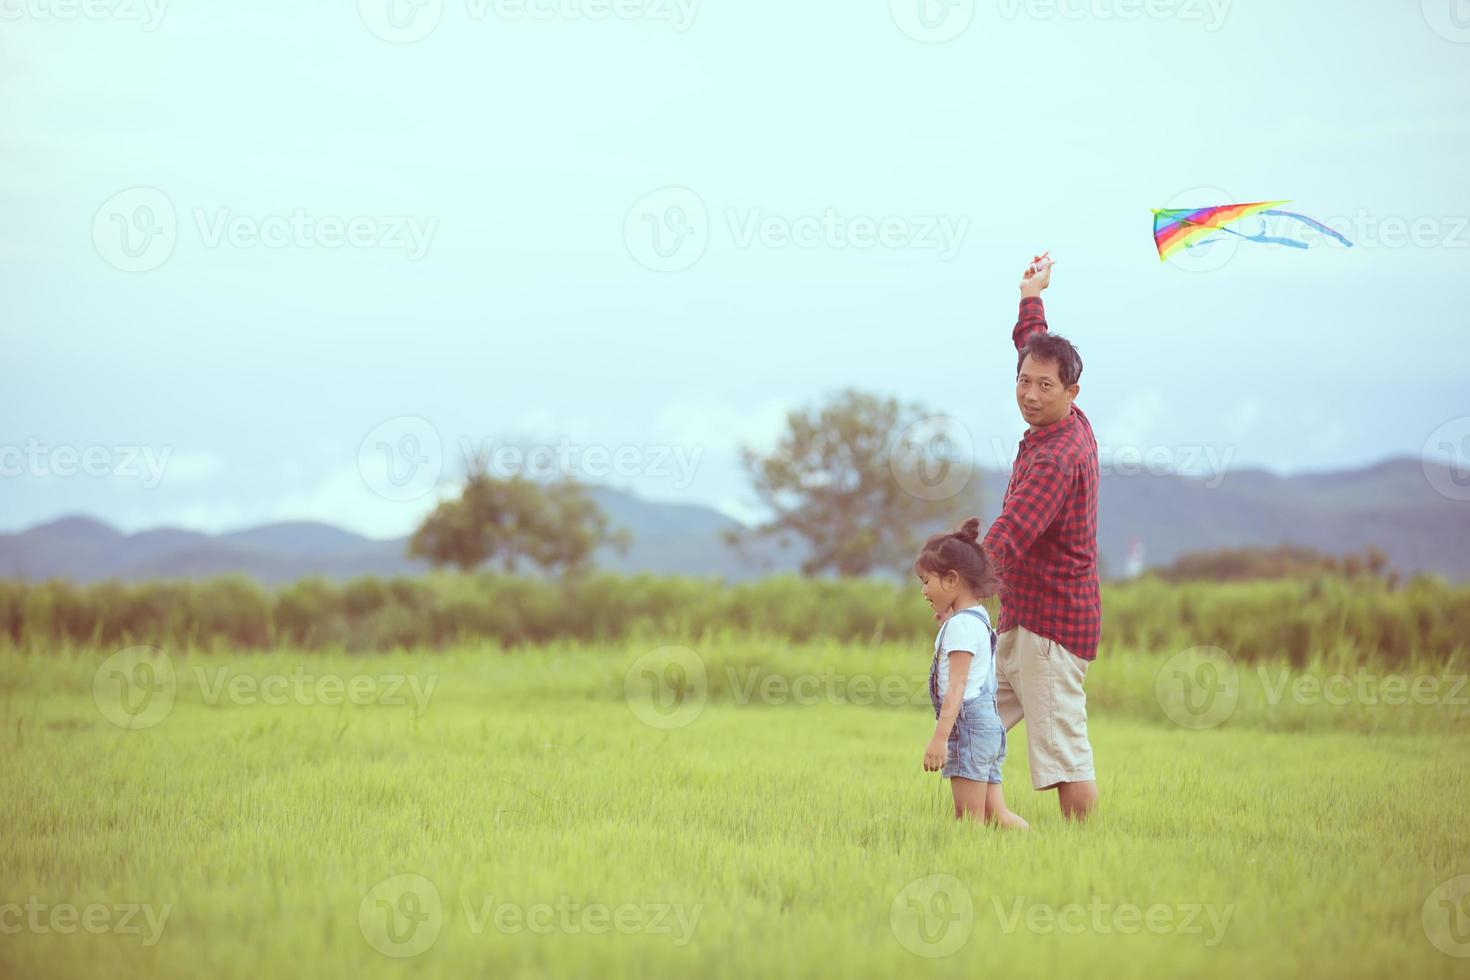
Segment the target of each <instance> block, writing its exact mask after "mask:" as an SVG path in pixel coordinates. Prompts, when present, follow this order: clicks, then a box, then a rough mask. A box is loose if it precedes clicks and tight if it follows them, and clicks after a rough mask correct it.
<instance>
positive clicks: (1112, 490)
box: [0, 458, 1470, 584]
mask: <svg viewBox="0 0 1470 980" xmlns="http://www.w3.org/2000/svg"><path fill="white" fill-rule="evenodd" d="M978 478H979V479H980V480H981V484H982V492H983V494H984V501H985V504H984V509H985V512H984V513H983V514H981V515H980V516H981V517H982V518H983V519H984V520H985V521H986V523H987V524H988V523H989V522H990V521H991V520H992V519H993V518H994V517H995V515H996V514H997V513H998V512H999V509H1000V502H1001V498H1002V496H1003V495H1004V493H1005V486H1006V482H1007V480H1008V474H1006V473H1001V472H996V471H989V470H982V471H980V473H979V474H978ZM1211 482H1216V481H1205V480H1201V479H1197V478H1192V477H1184V476H1173V475H1151V474H1140V475H1136V476H1130V475H1124V474H1120V473H1104V474H1103V478H1102V485H1101V489H1100V491H1099V502H1098V523H1099V528H1098V549H1099V554H1100V556H1101V558H1102V560H1103V563H1104V571H1105V573H1110V574H1112V575H1118V574H1120V573H1121V572H1122V570H1123V567H1124V563H1125V559H1126V556H1127V554H1128V550H1129V547H1130V544H1131V542H1133V541H1134V540H1137V541H1138V542H1140V543H1141V544H1142V546H1143V548H1144V552H1145V560H1146V563H1147V564H1148V565H1165V564H1168V563H1170V562H1172V561H1173V560H1174V559H1175V558H1176V557H1178V556H1179V555H1180V554H1182V553H1184V552H1186V551H1213V550H1217V549H1220V548H1239V547H1244V546H1248V545H1261V546H1271V545H1276V544H1282V543H1291V544H1299V545H1306V546H1308V547H1313V548H1317V549H1319V550H1321V551H1325V552H1329V553H1332V554H1343V553H1346V552H1358V551H1361V550H1362V549H1363V548H1364V547H1366V546H1367V545H1370V544H1372V545H1377V546H1378V547H1379V548H1381V549H1382V550H1383V552H1384V553H1385V554H1387V555H1388V556H1389V559H1390V561H1391V562H1392V564H1393V565H1394V567H1395V568H1397V569H1399V570H1400V571H1402V572H1405V573H1410V574H1412V573H1414V572H1420V571H1425V572H1435V573H1438V574H1441V575H1444V576H1445V577H1446V578H1448V579H1450V580H1451V581H1456V582H1460V581H1467V580H1470V502H1466V501H1458V500H1451V499H1449V498H1446V497H1444V496H1442V495H1441V494H1439V493H1438V492H1437V491H1435V489H1434V488H1433V487H1432V486H1431V485H1430V483H1429V481H1428V479H1427V478H1426V476H1425V472H1424V464H1423V463H1421V461H1420V460H1418V459H1414V458H1403V459H1391V460H1387V461H1385V462H1382V463H1378V464H1375V465H1373V466H1368V467H1364V468H1362V469H1357V470H1349V471H1340V472H1330V473H1311V474H1302V475H1299V476H1289V477H1283V476H1277V475H1275V474H1272V473H1269V472H1266V471H1264V470H1256V469H1242V470H1229V471H1227V472H1226V473H1225V475H1224V477H1223V479H1220V480H1218V485H1214V486H1211V485H1210V483H1211ZM592 495H593V497H594V499H595V500H596V501H597V503H598V504H599V505H600V506H601V507H602V508H603V509H604V510H605V511H606V512H607V514H608V516H609V518H610V519H611V521H612V523H613V525H614V526H618V527H625V528H627V529H628V530H629V532H630V533H631V535H632V545H631V547H630V548H629V549H628V551H627V553H626V554H618V553H616V552H614V551H611V550H609V549H603V550H602V551H600V552H599V553H598V555H597V564H598V566H599V567H601V568H606V569H610V570H614V571H620V572H640V571H642V572H655V573H660V574H675V573H677V574H689V575H717V576H721V577H723V578H725V579H726V580H727V581H740V580H744V579H749V578H754V577H757V576H759V575H763V574H769V573H771V572H779V571H790V570H794V569H795V568H797V567H798V566H799V564H800V558H801V551H800V550H799V549H798V548H796V547H793V548H791V549H788V550H782V549H781V548H779V547H778V546H777V545H775V544H774V543H773V542H768V543H763V544H761V545H758V546H755V547H752V548H751V549H749V551H748V552H747V553H744V554H740V553H737V552H735V551H734V550H733V549H731V548H730V547H729V546H728V545H726V544H725V543H724V541H723V538H722V535H723V533H724V532H725V531H726V530H728V529H731V528H735V527H738V526H739V525H738V524H737V523H736V522H735V521H734V520H732V519H731V518H729V517H726V516H725V515H723V514H721V513H719V512H718V511H716V510H713V509H711V508H709V507H704V506H700V505H697V504H669V503H658V502H654V501H648V500H643V499H640V498H638V497H634V496H632V495H630V494H627V493H623V492H621V491H617V490H612V489H606V488H597V489H594V490H593V491H592ZM406 546H407V538H395V539H390V540H378V539H373V538H367V537H363V536H362V535H359V534H354V533H353V532H351V531H346V530H343V529H341V528H338V527H334V526H332V525H330V524H321V523H315V522H294V523H286V524H269V525H264V526H261V527H255V528H248V529H245V530H241V531H233V532H230V533H228V534H202V533H199V532H197V531H186V530H181V529H178V528H157V529H153V530H149V531H142V532H139V533H137V534H124V533H122V532H120V531H118V530H117V529H115V528H113V527H110V526H108V525H107V524H104V523H102V522H100V521H96V520H93V519H91V518H88V517H65V518H62V519H60V520H56V521H52V522H50V523H48V524H42V525H39V526H37V527H33V528H30V529H29V530H26V531H22V532H20V533H17V534H0V577H6V578H21V579H29V580H39V579H46V578H69V579H72V580H74V581H78V582H89V581H97V580H100V579H107V578H118V579H124V580H138V579H147V578H176V577H183V578H205V577H209V576H214V575H222V574H225V573H229V572H240V573H244V574H246V575H249V576H252V577H254V578H256V579H259V580H260V581H262V582H267V583H273V584H274V583H280V582H287V581H291V580H293V579H297V578H301V577H303V576H306V575H322V576H326V577H328V578H332V579H338V580H340V579H346V578H351V577H354V576H358V575H379V576H387V575H417V574H421V573H423V572H424V571H426V570H427V566H426V565H425V564H424V563H423V562H419V561H410V560H409V559H408V558H407V556H406V554H405V552H406Z"/></svg>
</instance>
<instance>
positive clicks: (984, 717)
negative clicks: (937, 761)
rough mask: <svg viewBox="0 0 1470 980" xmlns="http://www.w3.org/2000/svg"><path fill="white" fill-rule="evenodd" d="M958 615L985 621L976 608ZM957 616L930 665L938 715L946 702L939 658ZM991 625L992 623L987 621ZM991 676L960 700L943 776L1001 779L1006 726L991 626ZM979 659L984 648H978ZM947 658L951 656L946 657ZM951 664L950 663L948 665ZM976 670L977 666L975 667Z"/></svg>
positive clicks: (941, 635)
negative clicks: (999, 705)
mask: <svg viewBox="0 0 1470 980" xmlns="http://www.w3.org/2000/svg"><path fill="white" fill-rule="evenodd" d="M955 616H974V617H975V618H977V619H979V620H980V621H981V622H982V623H984V622H985V617H984V616H982V615H980V613H979V612H977V611H976V610H974V609H961V610H960V611H959V612H957V613H955ZM953 619H954V616H951V617H950V619H948V620H946V621H945V623H944V626H942V627H940V630H939V638H938V639H937V640H936V641H935V643H934V648H935V649H934V661H933V663H931V664H930V665H929V700H930V702H931V703H932V704H933V705H934V717H935V718H936V719H937V718H938V717H939V709H940V708H941V706H942V705H943V701H942V700H941V699H940V697H939V669H940V668H939V658H940V652H941V651H942V650H943V649H944V631H945V629H947V628H948V627H949V624H950V622H952V621H953ZM986 625H987V627H988V626H989V624H988V623H987V624H986ZM989 633H990V671H989V673H990V676H989V678H988V679H987V680H986V681H985V684H984V686H982V687H981V688H980V693H979V694H977V695H975V696H974V697H973V698H970V699H969V700H967V701H961V702H960V713H959V717H957V718H956V719H955V723H954V728H953V729H951V730H950V733H949V745H948V747H947V749H946V751H945V757H944V769H943V773H942V774H943V775H945V776H962V777H964V778H966V779H974V780H976V781H978V782H990V783H998V782H1000V764H1001V762H1002V761H1004V759H1005V743H1006V735H1005V726H1004V725H1002V724H1001V721H1000V712H998V711H997V710H996V707H995V686H996V670H995V647H996V643H997V638H996V635H995V630H994V629H990V630H989ZM975 657H976V660H977V661H978V659H979V657H980V651H978V650H977V651H975ZM946 659H947V658H946ZM945 666H946V667H948V664H947V663H946V665H945ZM971 669H972V670H973V669H974V668H973V667H972V668H971Z"/></svg>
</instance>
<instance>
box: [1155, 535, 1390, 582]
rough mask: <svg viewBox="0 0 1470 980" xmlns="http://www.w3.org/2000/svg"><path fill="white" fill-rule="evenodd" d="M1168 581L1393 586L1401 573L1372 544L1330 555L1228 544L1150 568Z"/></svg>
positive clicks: (1294, 548)
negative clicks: (1343, 581)
mask: <svg viewBox="0 0 1470 980" xmlns="http://www.w3.org/2000/svg"><path fill="white" fill-rule="evenodd" d="M1149 574H1150V575H1156V576H1158V577H1159V578H1161V579H1163V580H1164V581H1166V582H1196V581H1209V582H1252V581H1256V580H1258V579H1278V578H1299V579H1315V578H1348V579H1356V578H1362V577H1364V576H1368V577H1376V578H1382V579H1383V580H1384V581H1385V582H1386V583H1387V584H1388V585H1389V587H1390V588H1392V587H1393V586H1395V585H1397V584H1398V582H1399V578H1400V576H1399V573H1398V572H1396V571H1394V570H1393V569H1392V568H1390V567H1389V564H1388V555H1386V554H1384V553H1383V550H1382V549H1380V548H1377V547H1374V546H1373V545H1369V546H1368V547H1366V548H1364V549H1363V552H1362V554H1346V555H1331V554H1327V553H1326V552H1323V551H1318V550H1317V549H1315V548H1308V547H1305V546H1302V545H1294V544H1282V545H1277V546H1276V547H1273V548H1259V547H1257V548H1228V549H1225V550H1222V551H1198V552H1189V553H1187V554H1183V555H1180V556H1179V557H1178V558H1176V559H1175V560H1174V562H1173V563H1172V564H1170V565H1168V566H1166V567H1164V568H1159V569H1154V570H1152V571H1150V572H1149Z"/></svg>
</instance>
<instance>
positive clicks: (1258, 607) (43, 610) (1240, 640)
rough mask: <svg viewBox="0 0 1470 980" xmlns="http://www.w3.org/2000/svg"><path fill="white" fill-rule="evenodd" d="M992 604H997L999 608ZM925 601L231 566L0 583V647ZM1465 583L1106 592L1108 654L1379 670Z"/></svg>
mask: <svg viewBox="0 0 1470 980" xmlns="http://www.w3.org/2000/svg"><path fill="white" fill-rule="evenodd" d="M988 605H989V606H990V607H991V611H992V613H995V612H997V604H996V602H995V601H994V600H991V601H990V602H989V603H988ZM934 628H935V625H934V621H933V618H932V616H931V615H930V613H929V609H928V607H927V606H925V605H924V603H923V601H922V600H921V599H920V598H919V595H918V590H917V589H916V588H914V587H913V585H911V584H894V583H892V582H885V581H879V580H874V579H834V578H817V579H811V578H801V577H798V576H791V575H788V576H776V577H771V578H765V579H760V580H756V581H751V582H743V583H739V584H736V585H726V584H724V583H722V582H719V581H717V580H711V579H697V578H683V577H672V576H654V575H632V576H617V575H609V574H597V575H591V576H587V577H585V578H576V579H567V580H562V579H552V578H530V577H515V576H507V575H499V574H494V573H489V572H485V573H479V574H473V575H456V574H452V573H437V574H434V575H430V576H426V577H423V578H395V579H391V580H386V581H385V580H379V579H371V578H363V579H357V580H354V581H351V582H347V583H345V584H334V583H331V582H328V581H326V580H324V579H319V578H317V579H304V580H302V581H299V582H295V583H292V584H290V585H287V586H283V587H281V588H279V589H276V590H273V591H268V590H266V589H263V588H262V587H260V586H259V585H257V584H256V583H254V582H252V581H250V580H249V579H245V578H242V577H238V576H235V577H225V578H218V579H211V580H208V581H203V582H184V581H160V582H144V583H137V584H124V583H120V582H102V583H98V584H95V585H87V586H77V585H73V584H71V583H68V582H62V581H52V582H44V583H36V584H25V583H20V582H15V581H5V582H0V643H4V644H8V645H10V646H13V647H19V648H25V649H30V650H38V651H45V650H57V649H63V648H68V647H76V646H94V647H95V646H99V645H101V646H108V647H118V646H123V645H129V644H149V645H154V646H159V647H163V648H173V649H179V648H201V649H212V648H216V647H224V648H229V649H274V648H291V649H300V650H349V651H370V650H390V649H395V648H400V647H401V648H407V649H413V648H427V649H440V648H444V647H447V646H450V645H455V644H461V643H466V642H489V643H493V644H497V645H499V646H502V647H516V646H521V645H527V644H537V645H541V644H547V643H550V642H553V641H563V640H565V641H573V642H583V643H609V642H616V641H620V640H625V639H639V640H653V641H659V642H680V641H693V640H698V639H700V638H701V637H704V636H707V635H710V634H722V635H723V634H734V635H745V636H757V637H767V638H771V639H775V640H779V641H783V642H790V643H804V642H808V641H813V640H835V641H840V642H844V643H850V642H864V643H868V642H883V641H890V642H891V641H898V642H904V643H910V642H912V643H928V642H931V641H932V637H933V635H934ZM1467 637H1470V587H1466V586H1451V585H1449V584H1448V583H1446V582H1445V581H1444V580H1442V579H1439V578H1431V577H1419V578H1415V579H1411V580H1409V581H1408V582H1406V583H1404V584H1403V585H1402V586H1397V587H1395V586H1394V585H1392V584H1390V583H1387V582H1384V581H1382V580H1379V579H1374V578H1368V577H1364V576H1358V577H1355V578H1345V577H1336V578H1320V579H1313V580H1299V579H1280V580H1270V581H1254V582H1182V583H1169V582H1165V581H1163V580H1161V579H1158V578H1155V577H1151V576H1150V577H1145V578H1142V579H1139V580H1136V581H1133V582H1128V583H1104V585H1103V633H1102V643H1103V650H1104V653H1106V651H1107V650H1108V648H1113V647H1116V648H1128V649H1135V650H1153V651H1177V650H1183V649H1186V648H1189V647H1200V646H1214V647H1221V648H1223V649H1225V650H1227V651H1229V652H1230V653H1231V654H1232V655H1233V656H1235V657H1237V658H1241V659H1245V660H1274V659H1280V658H1285V659H1287V660H1289V661H1290V662H1292V663H1295V664H1301V663H1304V662H1306V661H1307V660H1308V659H1310V658H1312V657H1314V656H1319V655H1322V654H1324V653H1333V654H1335V655H1353V656H1361V657H1369V656H1373V657H1376V658H1378V659H1380V660H1383V661H1386V662H1388V663H1403V662H1408V661H1409V660H1412V659H1415V658H1424V657H1430V658H1436V657H1438V658H1443V657H1448V656H1450V655H1452V654H1454V653H1455V652H1456V651H1457V650H1460V649H1464V648H1466V646H1467V643H1470V640H1467Z"/></svg>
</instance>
